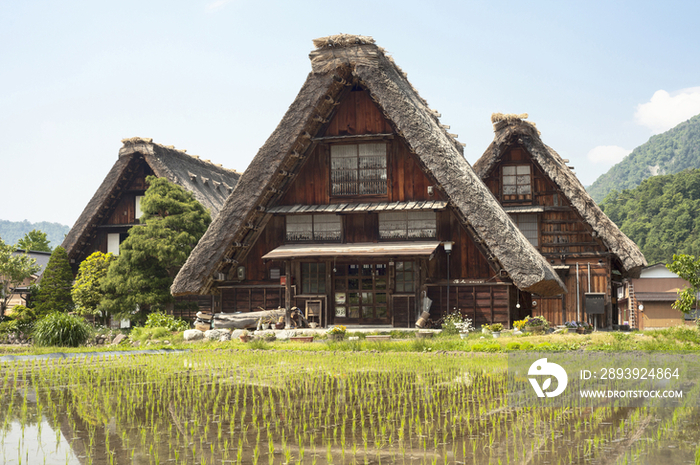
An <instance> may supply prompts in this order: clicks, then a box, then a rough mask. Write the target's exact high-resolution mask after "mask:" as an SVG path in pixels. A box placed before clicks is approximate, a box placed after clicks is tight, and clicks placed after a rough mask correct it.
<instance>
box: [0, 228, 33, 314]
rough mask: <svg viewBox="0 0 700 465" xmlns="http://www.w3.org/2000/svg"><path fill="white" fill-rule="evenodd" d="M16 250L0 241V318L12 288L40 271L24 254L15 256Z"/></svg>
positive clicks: (31, 259)
mask: <svg viewBox="0 0 700 465" xmlns="http://www.w3.org/2000/svg"><path fill="white" fill-rule="evenodd" d="M16 250H17V248H16V247H15V246H12V245H7V244H5V241H3V240H2V239H0V285H1V286H2V287H1V288H0V318H2V317H3V316H4V315H5V309H6V308H7V305H8V302H9V301H10V297H11V296H12V290H13V288H15V287H16V286H19V285H20V284H22V283H23V282H24V280H25V279H27V278H30V277H31V276H32V275H33V274H34V273H37V272H38V271H39V270H40V269H41V268H40V267H39V265H37V264H36V260H34V259H33V258H30V257H29V256H28V255H27V253H26V252H25V253H24V254H21V255H20V254H15V252H16Z"/></svg>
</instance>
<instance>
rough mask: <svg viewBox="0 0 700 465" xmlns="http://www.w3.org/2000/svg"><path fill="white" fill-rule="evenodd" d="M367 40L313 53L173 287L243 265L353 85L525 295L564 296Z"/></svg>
mask: <svg viewBox="0 0 700 465" xmlns="http://www.w3.org/2000/svg"><path fill="white" fill-rule="evenodd" d="M372 42H373V40H371V38H367V37H357V36H347V35H344V36H343V37H342V40H340V39H338V38H337V36H331V37H329V38H322V39H317V40H315V41H314V43H315V44H316V45H317V46H319V47H320V48H318V49H317V50H314V51H312V52H311V54H310V58H311V63H312V72H311V73H310V74H309V76H308V77H307V79H306V82H305V83H304V85H303V87H302V88H301V91H300V92H299V94H298V95H297V98H296V99H295V100H294V102H292V104H291V106H290V107H289V110H288V111H287V113H286V114H285V115H284V117H283V118H282V121H281V122H280V124H279V125H278V126H277V129H275V131H274V132H273V133H272V135H271V136H270V138H269V139H268V140H267V142H266V143H265V145H263V147H262V148H261V149H260V151H259V152H258V154H257V155H256V156H255V158H254V159H253V161H252V163H251V164H250V166H249V167H248V169H247V170H246V171H245V173H243V176H242V177H241V180H240V181H239V183H238V185H237V186H236V189H235V190H234V191H233V194H232V195H231V196H230V197H229V198H228V200H227V201H226V205H225V206H224V208H223V210H222V211H221V214H220V215H219V216H218V217H217V219H216V220H215V221H214V222H213V223H212V224H211V226H210V227H209V230H208V231H207V232H206V234H205V235H204V236H203V237H202V239H201V240H200V241H199V244H198V245H197V247H196V248H195V249H194V250H193V252H192V254H191V255H190V257H189V259H188V261H187V263H186V264H185V266H184V267H183V268H182V269H181V271H180V273H179V274H178V276H177V278H176V279H175V282H174V284H173V287H172V292H173V294H176V295H179V294H191V293H206V292H208V291H209V288H210V287H211V286H212V284H213V281H212V276H213V274H214V273H217V272H221V271H222V270H223V269H224V267H225V266H226V262H227V261H228V263H232V262H234V261H240V260H241V259H242V258H241V257H244V256H245V253H246V252H245V251H244V249H246V248H249V247H250V246H251V245H252V243H251V242H252V241H254V239H255V237H256V236H255V234H254V232H253V231H255V230H256V229H259V228H256V225H260V224H264V221H266V220H265V218H264V216H265V214H264V213H263V212H264V211H265V209H267V208H268V207H270V206H272V205H273V202H274V201H275V199H276V198H278V197H279V195H281V194H279V193H280V192H284V190H285V188H286V187H287V186H289V183H290V182H291V179H293V178H292V177H290V176H289V173H295V172H297V171H298V169H299V166H300V164H301V162H302V160H303V157H304V156H305V154H306V153H307V151H308V150H309V148H310V147H311V145H312V144H311V143H312V141H311V138H313V137H315V136H316V135H317V134H318V133H319V131H321V129H322V126H323V124H324V123H325V122H326V121H328V120H329V118H330V117H331V116H332V115H333V109H334V107H335V106H336V105H337V102H338V101H339V98H340V97H341V94H342V92H343V90H344V88H345V87H346V86H351V85H360V86H362V87H364V88H365V89H367V91H368V92H369V94H370V95H371V97H372V99H373V100H374V101H375V103H376V104H377V106H378V107H379V108H380V109H381V110H382V111H383V112H384V115H385V116H386V117H387V119H388V120H389V121H391V122H392V124H393V126H394V128H395V130H396V133H397V134H398V136H400V137H402V138H403V139H404V141H405V142H406V144H407V146H408V147H409V148H410V150H411V151H413V153H415V154H416V156H417V158H418V160H419V161H420V163H421V164H422V166H423V169H425V170H426V172H427V173H428V175H429V176H431V177H433V178H434V179H435V180H436V181H437V183H438V188H439V189H442V191H443V194H444V195H445V197H446V198H447V199H448V200H449V202H450V205H451V207H452V208H453V211H454V212H455V213H456V214H457V215H458V217H459V218H460V219H461V220H462V221H463V223H464V224H465V226H466V227H467V228H468V229H469V230H470V231H471V233H472V235H473V236H474V238H475V240H476V241H477V243H479V244H480V245H481V246H482V248H483V249H484V250H486V252H487V256H489V257H490V259H491V260H492V261H493V263H494V266H495V267H496V268H502V269H505V270H506V271H507V272H508V274H509V275H510V277H511V278H512V279H513V281H514V283H515V284H516V285H517V286H518V287H519V288H521V289H524V290H528V291H531V292H534V293H539V294H543V295H552V294H560V293H563V292H566V291H565V288H564V284H563V283H562V282H561V280H560V279H559V278H558V277H557V275H556V272H555V271H554V269H552V267H551V266H550V265H549V264H548V263H547V262H546V261H545V260H544V259H543V257H542V256H541V255H540V254H539V253H538V252H537V250H536V249H535V248H534V247H532V245H531V244H530V243H529V242H528V241H527V239H525V237H524V236H523V235H522V234H521V233H520V231H519V230H518V229H517V227H516V226H515V225H514V224H513V222H512V221H511V220H510V218H509V216H508V215H507V214H506V213H505V212H504V211H503V209H502V208H501V206H500V205H499V204H498V202H497V201H496V199H495V198H494V197H493V195H492V194H491V192H490V191H489V190H488V189H487V188H486V186H485V185H484V184H483V183H482V182H481V180H480V179H479V178H478V177H477V176H476V174H475V173H474V171H473V170H472V169H471V167H470V166H469V164H468V163H467V161H466V160H465V159H464V156H463V154H462V144H460V143H459V142H457V141H456V140H455V138H454V137H453V136H452V135H450V134H449V133H447V132H446V130H445V127H443V126H442V125H441V124H440V121H439V120H438V115H437V113H436V112H435V111H433V110H430V108H429V107H428V104H427V102H426V101H425V100H423V99H422V98H421V97H420V96H419V95H418V92H417V91H416V90H415V89H414V88H413V87H412V86H411V84H410V83H409V82H408V80H407V79H406V75H405V74H404V73H403V72H402V71H401V70H400V69H399V68H398V67H397V66H396V65H395V64H394V62H393V60H391V59H390V58H389V57H388V56H387V55H386V54H385V53H384V51H383V50H382V49H381V48H379V47H377V46H376V45H374V44H373V43H372Z"/></svg>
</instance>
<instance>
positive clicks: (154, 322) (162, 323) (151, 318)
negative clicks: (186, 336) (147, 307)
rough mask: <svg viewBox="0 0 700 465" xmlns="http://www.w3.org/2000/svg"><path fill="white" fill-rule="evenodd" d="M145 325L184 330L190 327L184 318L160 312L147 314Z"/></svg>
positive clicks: (147, 326)
mask: <svg viewBox="0 0 700 465" xmlns="http://www.w3.org/2000/svg"><path fill="white" fill-rule="evenodd" d="M145 326H146V328H165V329H167V330H168V331H185V330H187V329H190V325H189V323H187V322H186V321H185V320H183V319H181V318H175V317H174V316H172V315H167V314H165V313H162V312H153V313H151V314H149V315H148V319H146V325H145Z"/></svg>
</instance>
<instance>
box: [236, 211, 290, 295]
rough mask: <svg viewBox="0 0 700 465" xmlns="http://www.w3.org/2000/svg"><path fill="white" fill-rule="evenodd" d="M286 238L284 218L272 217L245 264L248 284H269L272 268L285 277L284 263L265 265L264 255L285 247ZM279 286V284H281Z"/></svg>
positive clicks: (276, 262) (275, 262)
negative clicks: (282, 246) (278, 270)
mask: <svg viewBox="0 0 700 465" xmlns="http://www.w3.org/2000/svg"><path fill="white" fill-rule="evenodd" d="M284 236H285V226H284V216H273V217H271V218H270V220H269V221H268V223H267V225H266V226H265V229H264V230H263V231H262V233H261V234H260V237H259V238H258V240H257V241H256V242H255V244H253V247H252V248H251V250H250V252H249V253H248V255H247V256H246V259H245V261H244V263H243V265H245V268H246V282H247V283H249V284H266V283H267V284H269V283H270V280H269V279H270V269H271V268H279V269H280V275H281V276H284V262H279V261H274V262H267V263H263V260H262V256H263V255H265V254H266V253H268V252H269V251H271V250H273V249H275V248H277V247H279V246H281V245H284ZM277 284H279V282H278V283H277ZM275 308H276V307H275Z"/></svg>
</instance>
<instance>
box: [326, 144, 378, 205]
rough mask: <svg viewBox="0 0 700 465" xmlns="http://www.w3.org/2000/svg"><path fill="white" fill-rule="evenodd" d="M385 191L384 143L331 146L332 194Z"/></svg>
mask: <svg viewBox="0 0 700 465" xmlns="http://www.w3.org/2000/svg"><path fill="white" fill-rule="evenodd" d="M386 193H387V176H386V144H384V143H379V144H353V145H332V146H331V195H376V194H386Z"/></svg>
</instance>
